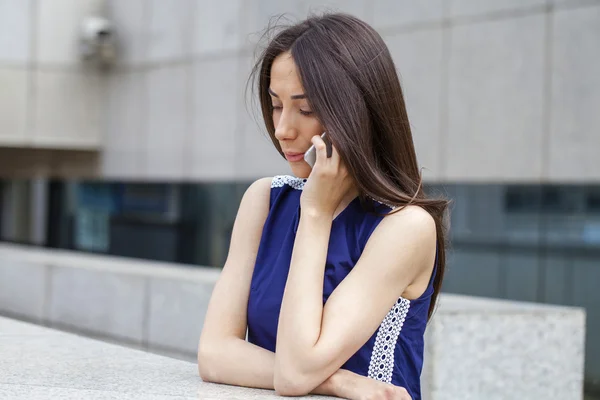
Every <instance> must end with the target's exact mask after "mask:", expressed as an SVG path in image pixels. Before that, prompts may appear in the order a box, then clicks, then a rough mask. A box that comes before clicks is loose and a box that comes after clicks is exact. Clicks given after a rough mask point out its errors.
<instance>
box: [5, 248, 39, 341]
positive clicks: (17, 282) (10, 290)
mask: <svg viewBox="0 0 600 400" xmlns="http://www.w3.org/2000/svg"><path fill="white" fill-rule="evenodd" d="M0 264H1V265H0V312H6V313H11V314H15V315H20V316H24V317H27V318H30V319H32V320H36V321H41V320H43V318H44V310H45V305H46V301H47V300H46V280H47V278H48V277H47V272H48V270H47V268H46V267H45V266H40V265H39V264H33V263H29V262H24V261H20V260H18V259H0ZM1 330H2V328H1V327H0V332H1Z"/></svg>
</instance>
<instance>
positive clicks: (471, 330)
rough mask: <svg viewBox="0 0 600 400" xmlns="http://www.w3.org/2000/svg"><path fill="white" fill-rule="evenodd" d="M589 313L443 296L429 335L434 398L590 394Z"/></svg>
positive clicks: (426, 380)
mask: <svg viewBox="0 0 600 400" xmlns="http://www.w3.org/2000/svg"><path fill="white" fill-rule="evenodd" d="M584 340H585V312H584V311H583V310H581V309H577V308H572V307H559V306H548V305H543V304H534V303H524V302H514V301H504V300H491V299H484V298H476V297H471V296H457V295H442V296H441V299H440V304H439V309H438V311H437V313H436V314H435V315H434V317H433V319H432V321H431V323H430V325H429V327H428V329H427V333H426V355H425V367H424V370H423V374H422V380H423V387H424V390H425V391H426V392H425V393H424V396H423V397H424V398H426V399H436V400H440V399H448V400H450V399H464V400H469V399H472V400H479V399H486V400H491V399H574V400H575V399H577V400H579V399H582V398H583V386H584V383H583V377H584V354H585V344H584Z"/></svg>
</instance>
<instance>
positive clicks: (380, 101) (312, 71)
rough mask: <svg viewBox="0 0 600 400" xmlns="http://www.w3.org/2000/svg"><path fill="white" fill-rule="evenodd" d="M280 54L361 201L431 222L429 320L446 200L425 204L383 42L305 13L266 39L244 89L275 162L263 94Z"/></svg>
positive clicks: (348, 21) (437, 285)
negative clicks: (292, 67)
mask: <svg viewBox="0 0 600 400" xmlns="http://www.w3.org/2000/svg"><path fill="white" fill-rule="evenodd" d="M277 28H278V27H277ZM270 30H272V28H270ZM285 52H289V53H290V54H291V56H292V58H293V60H294V62H295V64H296V68H297V70H298V73H299V75H300V79H301V81H302V85H303V87H304V93H305V94H306V95H307V100H308V103H309V105H310V108H311V110H312V111H313V112H314V115H316V117H317V118H318V119H319V121H320V122H321V123H322V125H323V126H324V127H325V129H326V131H327V133H328V137H329V139H330V140H331V141H332V142H333V144H334V145H335V147H336V149H337V150H338V152H339V154H340V157H341V159H342V160H343V161H344V163H345V164H346V167H347V168H348V171H349V173H350V174H351V176H352V177H353V178H354V181H355V182H356V185H357V187H358V190H359V193H360V195H359V196H360V200H361V203H362V204H363V205H365V204H368V203H369V202H367V201H366V198H367V197H370V198H373V199H375V200H377V201H379V202H381V203H384V204H387V205H391V206H394V207H397V208H396V209H394V210H393V211H391V212H390V214H391V213H394V212H397V211H399V210H401V209H402V208H403V207H404V206H406V205H409V204H412V205H416V206H420V207H422V208H423V209H425V210H426V211H427V212H428V213H429V214H430V215H431V216H432V217H433V218H434V220H435V224H436V231H437V245H436V246H437V249H436V250H437V254H436V262H437V271H436V275H435V279H434V293H433V296H432V298H431V304H430V307H429V313H428V318H430V317H431V315H432V313H433V310H434V308H435V305H436V300H437V297H438V294H439V292H440V290H441V285H442V281H443V278H444V271H445V265H446V242H445V236H446V227H445V221H446V218H445V217H446V210H447V207H448V201H447V200H445V199H431V198H428V197H427V196H426V194H425V192H424V190H423V187H422V179H421V174H420V170H419V166H418V164H417V156H416V153H415V148H414V144H413V139H412V134H411V129H410V125H409V121H408V116H407V112H406V106H405V104H404V96H403V94H402V88H401V86H400V81H399V79H398V75H397V73H396V67H395V65H394V61H393V60H392V56H391V54H390V52H389V50H388V48H387V46H386V44H385V42H384V41H383V39H382V38H381V36H380V35H379V34H378V33H377V32H376V31H375V30H374V29H373V28H372V27H371V26H369V25H368V24H367V23H365V22H364V21H361V20H360V19H358V18H356V17H354V16H351V15H348V14H344V13H327V14H324V15H320V16H317V15H312V16H310V17H309V18H308V19H306V20H304V21H301V22H299V23H296V24H293V25H290V26H287V27H284V29H283V30H280V31H279V32H278V33H277V34H276V35H275V36H274V37H273V38H272V39H270V40H269V41H268V44H267V46H266V48H265V49H264V50H263V51H262V54H261V55H260V57H258V61H257V62H256V64H255V65H254V68H253V69H252V73H251V75H250V79H249V80H248V83H249V84H252V83H253V82H254V81H255V80H256V81H257V82H256V88H257V89H258V97H259V100H260V106H261V110H262V116H263V119H264V123H265V125H266V128H267V132H268V134H269V136H270V137H271V140H272V142H273V144H274V145H275V148H276V149H277V150H278V151H279V153H280V154H281V156H282V157H285V156H284V154H283V152H282V150H281V147H280V145H279V141H278V140H277V139H276V138H275V126H274V125H273V117H272V113H273V107H272V104H271V98H270V95H269V93H268V89H269V85H270V72H271V66H272V64H273V61H274V60H275V58H276V57H277V56H278V55H280V54H282V53H285ZM256 78H257V79H256Z"/></svg>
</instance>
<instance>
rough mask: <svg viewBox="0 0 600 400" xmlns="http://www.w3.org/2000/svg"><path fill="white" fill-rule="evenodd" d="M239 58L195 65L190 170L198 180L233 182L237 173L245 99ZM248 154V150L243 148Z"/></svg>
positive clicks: (187, 146) (189, 138)
mask: <svg viewBox="0 0 600 400" xmlns="http://www.w3.org/2000/svg"><path fill="white" fill-rule="evenodd" d="M237 71H238V59H237V57H225V58H219V59H215V60H205V61H198V62H197V63H195V64H194V85H193V87H192V90H193V91H194V95H193V116H192V121H193V123H192V128H191V129H190V130H189V132H188V135H187V137H186V150H185V151H186V152H188V156H187V158H188V159H189V160H190V168H189V169H188V170H187V171H186V174H188V175H190V176H192V177H194V178H195V179H211V178H218V179H231V178H233V177H234V174H235V172H234V171H235V166H236V165H237V163H238V162H239V160H238V159H236V157H235V156H236V148H239V147H240V143H239V142H237V141H236V140H235V130H236V124H237V113H238V110H239V106H240V99H241V98H242V96H243V93H242V90H241V86H238V85H237V80H236V77H237V76H238V75H237ZM240 150H242V151H247V149H240Z"/></svg>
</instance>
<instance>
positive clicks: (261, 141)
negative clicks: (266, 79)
mask: <svg viewBox="0 0 600 400" xmlns="http://www.w3.org/2000/svg"><path fill="white" fill-rule="evenodd" d="M252 62H253V59H252V57H243V58H241V59H240V65H241V66H240V68H239V69H238V78H237V79H238V87H239V88H243V87H245V85H246V80H247V79H248V77H249V74H250V70H251V68H252ZM241 92H242V90H241V89H240V92H239V93H240V94H242V93H241ZM243 94H244V95H247V97H246V98H244V97H242V96H240V105H239V111H238V112H239V115H238V124H237V129H236V144H237V149H238V151H237V157H238V162H237V163H236V171H235V175H236V178H237V179H240V180H244V179H247V180H250V179H256V178H259V177H265V176H273V175H278V174H290V173H291V169H290V166H289V163H288V162H287V160H285V159H284V158H283V157H281V156H280V155H279V153H278V152H277V150H276V149H275V146H274V145H273V142H272V141H271V139H270V138H269V137H268V134H267V130H266V128H265V125H264V122H262V121H263V118H262V113H261V111H260V104H259V102H258V99H256V101H255V102H253V101H252V98H251V97H250V96H251V90H250V88H249V90H248V93H247V94H246V93H243Z"/></svg>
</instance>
